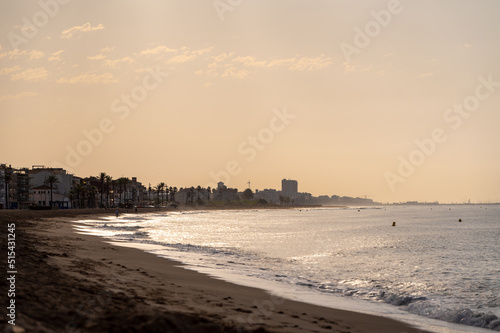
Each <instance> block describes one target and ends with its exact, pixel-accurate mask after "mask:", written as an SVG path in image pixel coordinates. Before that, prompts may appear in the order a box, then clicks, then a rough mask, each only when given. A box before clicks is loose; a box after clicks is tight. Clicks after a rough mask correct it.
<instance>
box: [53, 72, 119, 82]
mask: <svg viewBox="0 0 500 333" xmlns="http://www.w3.org/2000/svg"><path fill="white" fill-rule="evenodd" d="M114 82H118V80H117V79H115V78H114V77H113V74H111V73H103V74H94V73H83V74H81V75H78V76H74V77H72V78H64V77H63V78H60V79H58V80H57V83H59V84H63V83H69V84H77V83H84V84H98V83H114Z"/></svg>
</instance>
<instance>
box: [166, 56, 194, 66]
mask: <svg viewBox="0 0 500 333" xmlns="http://www.w3.org/2000/svg"><path fill="white" fill-rule="evenodd" d="M194 59H196V55H195V54H186V53H184V54H179V55H176V56H173V57H172V58H170V59H168V60H167V64H183V63H185V62H188V61H192V60H194Z"/></svg>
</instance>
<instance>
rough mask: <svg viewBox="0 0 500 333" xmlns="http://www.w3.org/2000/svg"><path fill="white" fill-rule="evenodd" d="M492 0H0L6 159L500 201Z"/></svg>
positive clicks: (81, 170)
mask: <svg viewBox="0 0 500 333" xmlns="http://www.w3.org/2000/svg"><path fill="white" fill-rule="evenodd" d="M499 13H500V2H499V1H497V0H489V1H488V0H481V1H465V0H437V1H436V0H433V1H416V0H415V1H411V0H401V1H397V0H390V1H373V0H370V1H368V0H366V1H353V0H349V1H348V0H343V1H335V0H320V1H319V0H318V1H315V0H300V1H299V0H275V1H273V0H252V1H249V0H216V1H212V0H210V1H200V0H198V1H193V0H175V1H174V0H148V1H138V0H137V1H131V0H120V1H118V0H114V1H106V0H103V1H88V0H85V1H84V0H72V1H71V0H40V1H25V0H18V1H2V2H1V3H0V45H1V46H0V47H1V48H0V163H8V164H12V165H13V166H16V167H21V166H31V165H33V164H43V165H46V166H54V167H59V166H62V167H65V168H66V169H68V170H69V171H71V172H72V173H74V174H76V175H79V176H88V175H97V174H98V173H99V172H106V173H108V174H111V175H112V176H114V177H115V178H118V177H121V176H127V177H132V176H136V177H138V178H139V180H140V181H142V182H143V183H145V184H146V185H147V184H148V183H151V184H156V183H158V182H165V183H167V185H169V186H177V187H183V186H197V185H201V186H207V185H212V186H213V183H215V181H216V180H219V179H221V180H223V181H226V183H228V184H229V186H233V187H238V188H239V189H241V190H243V189H244V188H245V187H246V185H247V181H249V180H250V181H251V184H252V188H253V189H256V188H257V189H264V188H278V189H279V188H280V186H281V179H282V178H291V179H296V180H298V182H299V191H307V192H311V193H313V194H314V195H324V194H326V195H333V194H337V195H348V196H365V195H367V196H369V197H371V198H373V199H375V200H377V201H382V202H386V201H406V200H421V201H425V200H427V201H434V200H439V201H441V202H451V201H460V202H461V201H463V200H467V199H469V198H470V199H471V200H472V201H486V200H491V201H500V153H499V150H500V149H499V146H500V130H499V125H500V63H499V59H500V20H499V19H498V14H499Z"/></svg>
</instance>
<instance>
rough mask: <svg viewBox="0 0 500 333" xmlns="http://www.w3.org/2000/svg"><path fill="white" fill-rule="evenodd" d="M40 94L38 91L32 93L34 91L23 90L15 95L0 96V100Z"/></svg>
mask: <svg viewBox="0 0 500 333" xmlns="http://www.w3.org/2000/svg"><path fill="white" fill-rule="evenodd" d="M38 95H40V94H39V93H34V92H29V91H25V92H22V93H19V94H16V95H5V96H0V102H1V101H9V100H13V99H22V98H24V97H33V96H38Z"/></svg>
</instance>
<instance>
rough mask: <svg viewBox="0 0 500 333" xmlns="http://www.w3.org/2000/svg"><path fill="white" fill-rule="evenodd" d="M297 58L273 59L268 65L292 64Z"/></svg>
mask: <svg viewBox="0 0 500 333" xmlns="http://www.w3.org/2000/svg"><path fill="white" fill-rule="evenodd" d="M295 60H296V59H295V58H288V59H273V60H271V61H269V62H268V63H267V67H269V68H271V67H281V66H287V67H289V66H291V65H292V64H293V63H294V62H295Z"/></svg>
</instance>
